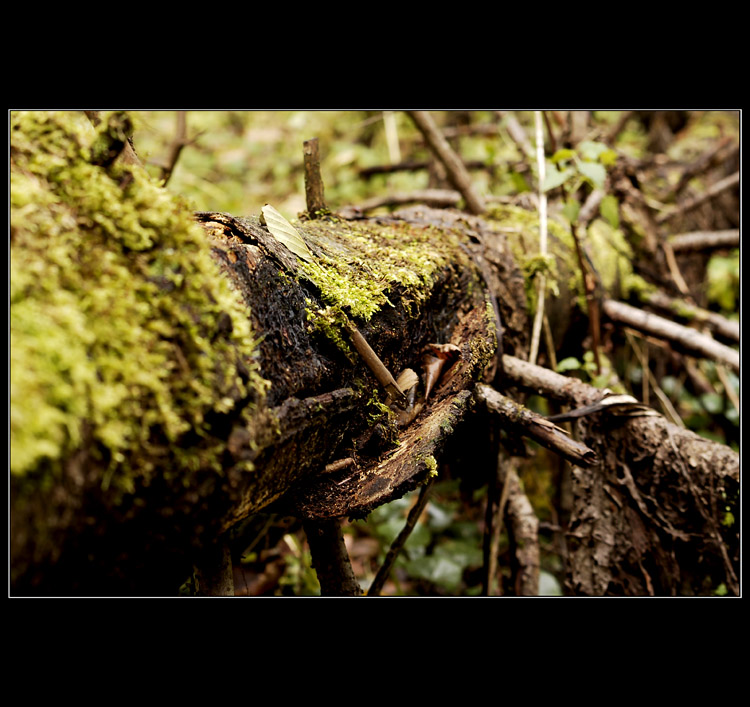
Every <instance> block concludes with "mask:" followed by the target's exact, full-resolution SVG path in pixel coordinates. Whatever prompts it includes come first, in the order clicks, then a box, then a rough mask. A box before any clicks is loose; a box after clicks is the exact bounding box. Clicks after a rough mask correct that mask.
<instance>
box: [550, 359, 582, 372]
mask: <svg viewBox="0 0 750 707" xmlns="http://www.w3.org/2000/svg"><path fill="white" fill-rule="evenodd" d="M580 367H581V362H580V361H579V360H578V359H577V358H573V357H572V356H571V357H569V358H564V359H563V360H562V361H559V362H558V364H557V368H555V370H556V371H557V372H558V373H564V372H565V371H575V370H578V369H579V368H580Z"/></svg>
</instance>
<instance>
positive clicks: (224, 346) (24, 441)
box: [10, 112, 265, 491]
mask: <svg viewBox="0 0 750 707" xmlns="http://www.w3.org/2000/svg"><path fill="white" fill-rule="evenodd" d="M102 118H103V119H102V122H101V123H100V124H99V126H98V127H97V128H96V129H95V128H93V126H92V125H91V124H90V123H88V122H87V120H86V118H85V117H84V116H83V114H82V113H77V112H12V113H11V114H10V157H11V199H10V201H11V236H10V274H11V278H10V280H11V281H10V303H11V309H10V339H11V346H10V348H11V371H10V386H11V420H10V442H11V464H10V467H11V472H12V474H13V475H14V476H15V477H16V478H20V477H22V476H23V477H24V478H26V477H29V478H32V477H33V478H36V479H46V480H47V481H49V480H50V478H52V479H54V478H55V477H56V476H58V477H59V475H60V474H61V473H62V471H63V469H64V466H65V461H66V459H68V458H69V457H70V455H71V454H73V453H74V452H75V450H76V449H78V448H79V447H81V446H85V448H86V449H87V452H88V453H89V454H90V455H92V457H93V459H94V460H96V461H97V466H99V467H100V468H103V469H106V473H105V474H104V475H103V478H102V484H103V485H105V486H107V485H109V484H110V483H111V484H112V485H114V486H115V487H117V488H120V489H122V490H124V491H128V490H132V488H133V485H134V477H135V476H137V475H140V476H143V477H147V476H148V475H149V474H153V473H154V472H155V471H156V470H161V471H164V472H165V473H166V470H169V471H168V473H170V474H173V475H176V476H179V475H181V474H184V473H188V472H190V471H195V470H197V469H207V468H208V469H212V470H216V471H221V461H220V459H221V451H222V449H223V446H222V445H221V444H219V442H218V440H217V439H216V438H215V437H214V436H213V435H212V429H211V426H212V424H214V422H215V420H216V419H217V417H218V416H222V415H230V414H236V415H245V416H251V415H252V409H253V406H256V407H257V406H258V405H259V404H260V402H261V401H262V398H263V395H264V391H265V381H263V379H262V378H261V377H260V375H259V374H258V372H257V367H256V366H255V364H254V363H253V356H254V352H255V349H256V340H255V338H254V336H253V332H252V331H251V329H250V325H249V320H248V317H247V312H246V311H245V309H244V306H243V305H242V304H241V303H240V301H239V297H238V295H237V294H236V293H235V292H233V291H232V290H231V289H230V286H229V283H228V281H227V280H226V279H225V278H223V277H222V276H221V275H220V273H219V270H218V268H217V266H216V264H215V263H214V261H213V260H212V259H211V256H210V253H209V248H208V245H207V243H206V241H205V236H204V234H203V231H202V229H201V228H200V227H199V226H198V225H197V224H195V223H193V220H192V217H191V213H190V211H189V209H188V208H187V206H186V205H185V204H183V203H181V202H180V201H179V200H178V199H176V198H175V197H174V196H173V195H171V194H169V193H168V192H167V191H166V190H164V189H162V188H160V187H159V186H158V185H156V184H155V183H154V182H153V181H151V179H150V178H149V177H148V175H147V174H146V173H145V171H144V170H143V169H142V168H140V167H139V166H137V165H135V166H133V165H124V164H121V163H120V162H121V161H119V160H118V161H115V160H109V159H108V160H105V161H104V163H102V160H101V159H100V158H101V155H102V154H103V152H106V144H109V145H112V140H111V139H110V138H108V137H107V132H108V131H109V128H110V126H111V125H113V124H120V125H121V124H122V115H120V114H104V115H103V116H102ZM110 132H111V131H110ZM103 141H104V143H106V144H103ZM32 472H34V473H32Z"/></svg>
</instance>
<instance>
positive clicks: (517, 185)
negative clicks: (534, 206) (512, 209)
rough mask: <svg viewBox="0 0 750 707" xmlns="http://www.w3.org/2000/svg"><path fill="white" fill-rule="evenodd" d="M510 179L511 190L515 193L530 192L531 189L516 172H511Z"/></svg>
mask: <svg viewBox="0 0 750 707" xmlns="http://www.w3.org/2000/svg"><path fill="white" fill-rule="evenodd" d="M510 179H511V182H512V183H513V189H515V191H516V193H518V194H521V193H523V192H525V191H531V187H530V186H529V184H528V182H527V181H526V180H525V179H524V177H523V175H522V174H519V173H518V172H511V173H510Z"/></svg>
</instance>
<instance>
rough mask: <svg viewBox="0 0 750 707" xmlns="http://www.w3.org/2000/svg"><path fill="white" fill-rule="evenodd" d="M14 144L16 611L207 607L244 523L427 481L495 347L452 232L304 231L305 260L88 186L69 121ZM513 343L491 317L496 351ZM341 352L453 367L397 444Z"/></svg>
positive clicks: (413, 220)
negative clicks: (135, 598) (63, 174)
mask: <svg viewBox="0 0 750 707" xmlns="http://www.w3.org/2000/svg"><path fill="white" fill-rule="evenodd" d="M24 119H25V118H24ZM82 119H83V120H85V118H82ZM13 129H14V138H13V140H14V146H13V161H12V169H13V173H14V201H13V211H12V223H11V233H12V236H11V237H12V242H11V248H12V264H13V268H12V270H13V276H12V282H13V291H12V326H11V340H12V344H13V345H12V348H13V352H14V358H13V361H12V386H13V408H12V426H11V438H12V440H11V441H12V475H11V484H10V486H11V488H10V491H11V586H12V591H13V593H14V594H51V595H69V594H74V595H91V594H97V595H111V594H127V595H133V594H147V595H154V594H156V595H160V594H172V595H174V594H176V592H177V589H178V587H179V585H180V584H181V582H183V581H184V580H185V579H186V578H187V577H188V576H189V575H190V574H191V573H192V571H193V566H194V565H196V566H198V568H199V569H202V570H204V571H205V573H206V576H210V577H212V579H211V580H210V581H211V582H214V579H213V578H215V584H216V589H215V591H225V589H224V586H225V583H224V581H223V577H224V572H223V570H222V568H221V567H219V566H218V565H217V563H215V562H214V561H213V559H212V558H209V559H210V561H208V560H205V558H206V556H207V554H206V551H207V548H210V546H211V545H212V544H213V543H218V544H222V543H223V542H224V538H223V536H226V534H227V533H230V532H231V529H232V528H233V527H234V526H235V524H237V523H238V522H239V521H241V520H242V519H243V518H246V517H247V516H249V515H251V514H253V513H255V512H257V511H258V510H260V509H263V508H266V507H269V506H270V505H271V504H273V503H274V502H279V503H281V502H282V500H283V502H284V503H285V504H287V507H289V508H292V509H294V512H295V513H298V515H299V516H300V517H310V518H313V519H315V518H329V517H331V518H333V517H341V516H345V515H350V514H351V515H365V514H366V513H367V512H368V511H369V510H370V509H371V508H373V507H375V506H377V505H379V504H381V503H385V502H387V501H388V500H389V499H391V498H395V497H398V496H399V495H402V494H404V493H406V492H407V491H409V490H410V489H412V488H415V487H416V486H417V485H418V484H419V483H421V482H423V481H424V480H426V479H427V478H429V477H430V475H431V474H432V473H434V471H435V468H436V460H437V459H438V458H439V455H440V452H441V448H442V445H443V444H444V441H445V439H446V438H447V437H448V436H450V434H451V429H452V425H454V424H457V423H458V421H459V420H460V419H461V418H462V417H463V416H464V415H465V413H466V409H467V406H468V404H469V398H470V396H471V389H472V387H473V385H474V383H475V382H476V381H477V380H479V379H480V378H481V377H482V375H483V373H484V371H485V369H486V368H488V367H491V364H492V362H493V359H494V355H495V351H496V349H497V340H498V336H497V335H498V333H499V330H498V327H497V316H496V312H495V310H494V309H493V306H492V305H491V303H490V298H489V295H488V291H487V285H486V282H485V280H486V277H485V275H484V274H483V272H482V268H480V267H479V265H478V257H479V254H478V251H477V244H476V243H475V242H474V241H472V239H471V237H470V236H469V235H468V233H467V230H466V227H463V231H462V227H461V224H460V222H459V221H457V220H456V221H454V222H453V223H452V224H451V225H450V226H448V227H446V226H441V225H440V224H439V223H437V222H436V221H435V220H434V219H433V220H430V219H429V218H428V217H427V216H428V212H429V210H428V211H426V212H425V216H423V217H419V216H418V215H417V214H416V213H414V212H413V211H412V212H411V213H410V214H409V215H408V217H407V218H397V217H390V218H387V219H372V220H369V219H365V220H362V219H358V220H356V221H352V222H347V221H345V220H343V219H339V218H335V217H328V218H318V219H315V220H309V221H303V222H301V223H299V224H297V225H296V228H297V229H298V230H299V234H300V235H301V237H302V238H303V239H304V244H305V246H306V248H308V249H309V251H310V253H311V255H312V257H311V258H310V260H309V261H306V260H303V259H300V258H298V257H296V256H295V255H294V254H292V253H291V252H290V251H289V250H288V249H287V248H286V247H285V246H284V245H282V243H281V242H280V241H278V240H277V238H276V237H275V236H274V234H273V233H272V232H271V230H270V229H269V228H268V227H266V226H264V225H262V224H261V222H260V220H259V218H258V217H257V216H253V217H249V218H234V217H232V216H229V215H226V214H218V213H213V212H208V213H198V214H195V215H191V214H189V213H188V212H186V211H185V210H184V209H182V208H181V207H179V206H178V205H175V203H174V201H173V200H172V199H171V197H169V196H168V195H167V194H166V193H165V192H163V191H162V190H160V189H159V188H158V187H156V186H155V185H153V184H151V183H150V182H149V181H148V178H147V176H146V175H145V174H144V173H142V171H141V172H136V171H135V168H134V167H129V166H127V165H123V164H120V163H119V162H118V161H117V160H108V161H107V164H106V165H96V166H93V167H92V166H91V165H90V163H88V162H87V161H86V158H87V154H88V153H87V152H86V150H85V149H81V148H80V145H82V144H83V145H85V144H87V141H89V140H96V139H101V138H102V136H103V133H102V132H100V133H97V134H93V135H92V134H90V131H91V128H90V126H89V127H88V128H87V131H88V132H87V131H84V130H83V129H81V128H80V126H79V125H78V124H76V122H75V120H74V117H73V116H71V115H68V114H64V115H62V116H58V115H52V116H47V115H32V116H29V117H28V120H27V122H26V123H23V122H22V121H21V120H20V119H19V123H18V125H17V126H16V124H15V123H14V128H13ZM51 133H54V134H55V135H56V136H57V137H56V141H51V142H45V137H44V136H46V135H48V134H51ZM37 134H38V135H37ZM104 137H106V136H104ZM61 146H62V147H61ZM45 150H46V151H53V152H54V151H58V153H59V152H61V151H62V150H67V152H65V153H64V154H57V153H55V156H54V159H49V158H48V157H47V156H46V153H45ZM39 151H41V152H42V153H43V156H42V157H41V158H40V157H39V156H38V152H39ZM57 164H67V165H68V169H69V170H70V174H71V175H72V176H71V177H70V178H69V179H67V180H59V179H56V178H55V176H54V171H53V173H52V174H50V172H49V171H46V170H45V165H51V166H52V169H53V170H54V169H55V165H57ZM24 190H27V191H31V192H33V193H35V194H38V193H40V191H41V193H44V194H45V195H48V196H46V197H45V199H42V198H39V197H38V196H35V197H34V199H33V201H32V202H31V203H32V207H29V206H28V204H29V203H30V202H29V200H28V198H27V197H24V196H23V195H24ZM82 193H88V194H92V193H97V194H100V195H102V196H101V197H100V199H99V200H98V201H91V200H88V201H82V200H81V197H80V194H82ZM24 198H25V199H26V200H25V201H24ZM55 219H57V220H59V222H60V223H61V224H62V226H60V227H57V228H53V230H51V231H49V233H46V238H45V239H39V238H38V237H36V235H35V234H36V233H37V232H39V230H40V228H42V229H44V228H47V225H48V224H49V223H53V222H54V221H55ZM118 219H119V220H118ZM195 222H197V223H195ZM154 223H156V224H157V226H158V227H157V228H155V227H154V226H153V224H154ZM40 224H41V225H40ZM469 230H471V229H469ZM472 232H473V231H472ZM498 237H499V236H498ZM83 243H85V245H84V244H83ZM475 251H477V252H475ZM66 253H67V254H68V255H67V257H68V258H69V259H68V261H67V263H66V266H65V268H64V269H60V268H59V267H58V263H59V262H60V259H61V257H64V254H66ZM217 266H218V267H217ZM505 267H506V268H507V269H508V271H510V270H512V268H514V267H515V266H514V264H513V263H512V260H508V261H507V262H506V264H505ZM29 272H36V273H38V276H37V277H33V278H30V277H29V276H28V274H27V273H29ZM518 277H519V279H520V274H519V275H518ZM103 282H106V283H107V285H106V286H104V287H102V284H101V283H103ZM71 283H74V284H71ZM61 298H62V300H61ZM521 302H523V301H522V300H521ZM503 308H506V311H508V312H509V313H510V314H511V315H512V313H513V310H514V309H518V302H513V301H512V298H509V299H507V300H506V301H504V302H502V303H501V304H500V309H501V310H502V309H503ZM38 312H44V313H46V314H44V315H43V316H44V317H46V319H45V320H44V322H42V324H44V326H46V327H47V328H46V330H45V329H41V330H40V319H39V314H38ZM516 317H517V315H516ZM523 328H524V327H523V325H522V324H517V323H514V317H513V316H510V317H509V325H508V326H507V327H506V328H505V329H506V331H505V333H504V337H505V345H506V347H507V348H508V350H510V351H514V350H520V348H521V347H522V343H519V341H520V339H519V338H518V336H521V334H518V336H517V333H518V332H522V331H523ZM355 331H356V332H358V333H359V335H361V337H362V338H363V339H364V341H365V342H366V343H367V345H368V347H369V348H370V349H371V350H372V352H373V354H374V355H375V356H376V358H377V359H378V360H379V361H380V363H381V364H382V366H383V367H384V368H385V369H387V371H389V372H390V373H391V374H392V375H393V376H397V375H398V374H399V373H400V372H401V371H403V370H404V369H406V368H413V369H415V370H416V371H417V372H419V373H420V374H421V357H422V354H423V351H424V349H425V347H427V346H428V345H432V344H439V345H444V344H449V343H450V344H452V345H453V346H454V347H455V349H456V350H457V351H458V352H459V353H460V356H459V357H458V359H457V360H456V361H455V363H454V365H453V366H451V367H450V369H449V370H445V371H443V372H442V374H441V377H440V379H439V380H437V382H436V384H435V385H434V386H433V390H432V392H431V393H430V395H429V398H428V399H426V400H422V401H420V403H419V404H420V405H421V407H420V408H419V412H418V414H414V419H413V420H412V421H411V422H410V424H409V425H408V427H406V428H403V429H400V428H399V426H398V424H397V420H398V418H399V414H400V410H399V408H398V406H397V405H396V404H395V403H392V402H391V400H390V398H389V391H388V390H386V389H384V388H383V386H382V385H381V382H380V380H379V378H377V377H376V376H375V375H374V374H373V373H372V371H371V368H370V366H369V364H368V363H366V362H365V360H363V358H362V356H361V355H360V353H359V350H360V349H361V347H357V345H356V344H357V341H355V340H354V339H353V338H352V337H353V333H354V332H355ZM41 332H44V333H43V334H42V333H41ZM45 337H46V338H45ZM355 338H356V337H355ZM360 343H361V342H360ZM42 356H43V357H44V358H42ZM57 360H60V368H59V370H52V371H51V372H50V373H49V374H46V373H45V374H44V375H46V376H48V379H49V380H50V381H52V382H55V381H61V383H60V385H58V388H57V389H50V391H51V392H48V390H47V389H46V388H44V387H42V386H40V384H39V382H40V380H44V379H40V377H39V376H40V375H42V373H41V372H42V371H43V369H42V366H43V365H49V362H52V364H53V365H55V364H56V362H57ZM66 379H69V380H70V382H69V383H66V386H67V387H62V382H64V381H66ZM421 385H422V384H421V383H420V387H421ZM50 395H54V396H56V397H55V398H51V397H49V396H50ZM61 396H63V397H61ZM65 396H69V399H68V397H65ZM60 401H62V405H64V407H63V408H60V407H59V406H60V404H61V403H60ZM63 410H64V411H65V414H64V416H63ZM42 414H43V415H47V417H46V418H45V417H43V416H42ZM43 419H46V420H48V422H47V423H46V427H44V428H42V427H40V426H39V424H40V423H39V422H38V421H41V420H43ZM341 459H352V460H353V461H352V462H351V463H348V464H347V465H345V466H341V465H337V464H336V462H338V461H339V460H341ZM326 467H328V469H329V471H328V472H327V473H326ZM352 474H355V475H356V480H355V479H352V480H350V481H346V482H345V483H340V482H341V481H342V478H346V477H347V476H350V475H352ZM350 484H354V485H353V486H352V485H350ZM308 486H309V487H311V488H312V487H314V488H319V487H320V488H321V490H320V493H318V494H316V493H312V492H311V493H310V494H309V495H308V494H305V495H304V500H296V501H295V498H298V497H299V496H298V495H297V496H295V491H296V490H297V489H302V488H307V487H308ZM355 486H356V489H355ZM331 488H332V490H331ZM209 554H210V553H209ZM214 554H216V555H217V557H218V556H220V555H221V553H218V554H217V553H214ZM219 565H220V563H219ZM215 566H216V567H218V569H217V568H216V567H215Z"/></svg>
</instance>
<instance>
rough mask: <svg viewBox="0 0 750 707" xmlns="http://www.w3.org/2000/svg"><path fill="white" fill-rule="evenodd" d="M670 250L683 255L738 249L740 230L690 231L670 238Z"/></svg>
mask: <svg viewBox="0 0 750 707" xmlns="http://www.w3.org/2000/svg"><path fill="white" fill-rule="evenodd" d="M669 242H670V243H671V245H672V250H673V251H675V252H680V253H683V252H685V251H695V250H714V249H719V248H739V247H740V229H739V228H735V229H729V230H726V231H692V232H690V233H677V234H675V235H674V236H670V238H669Z"/></svg>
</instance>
